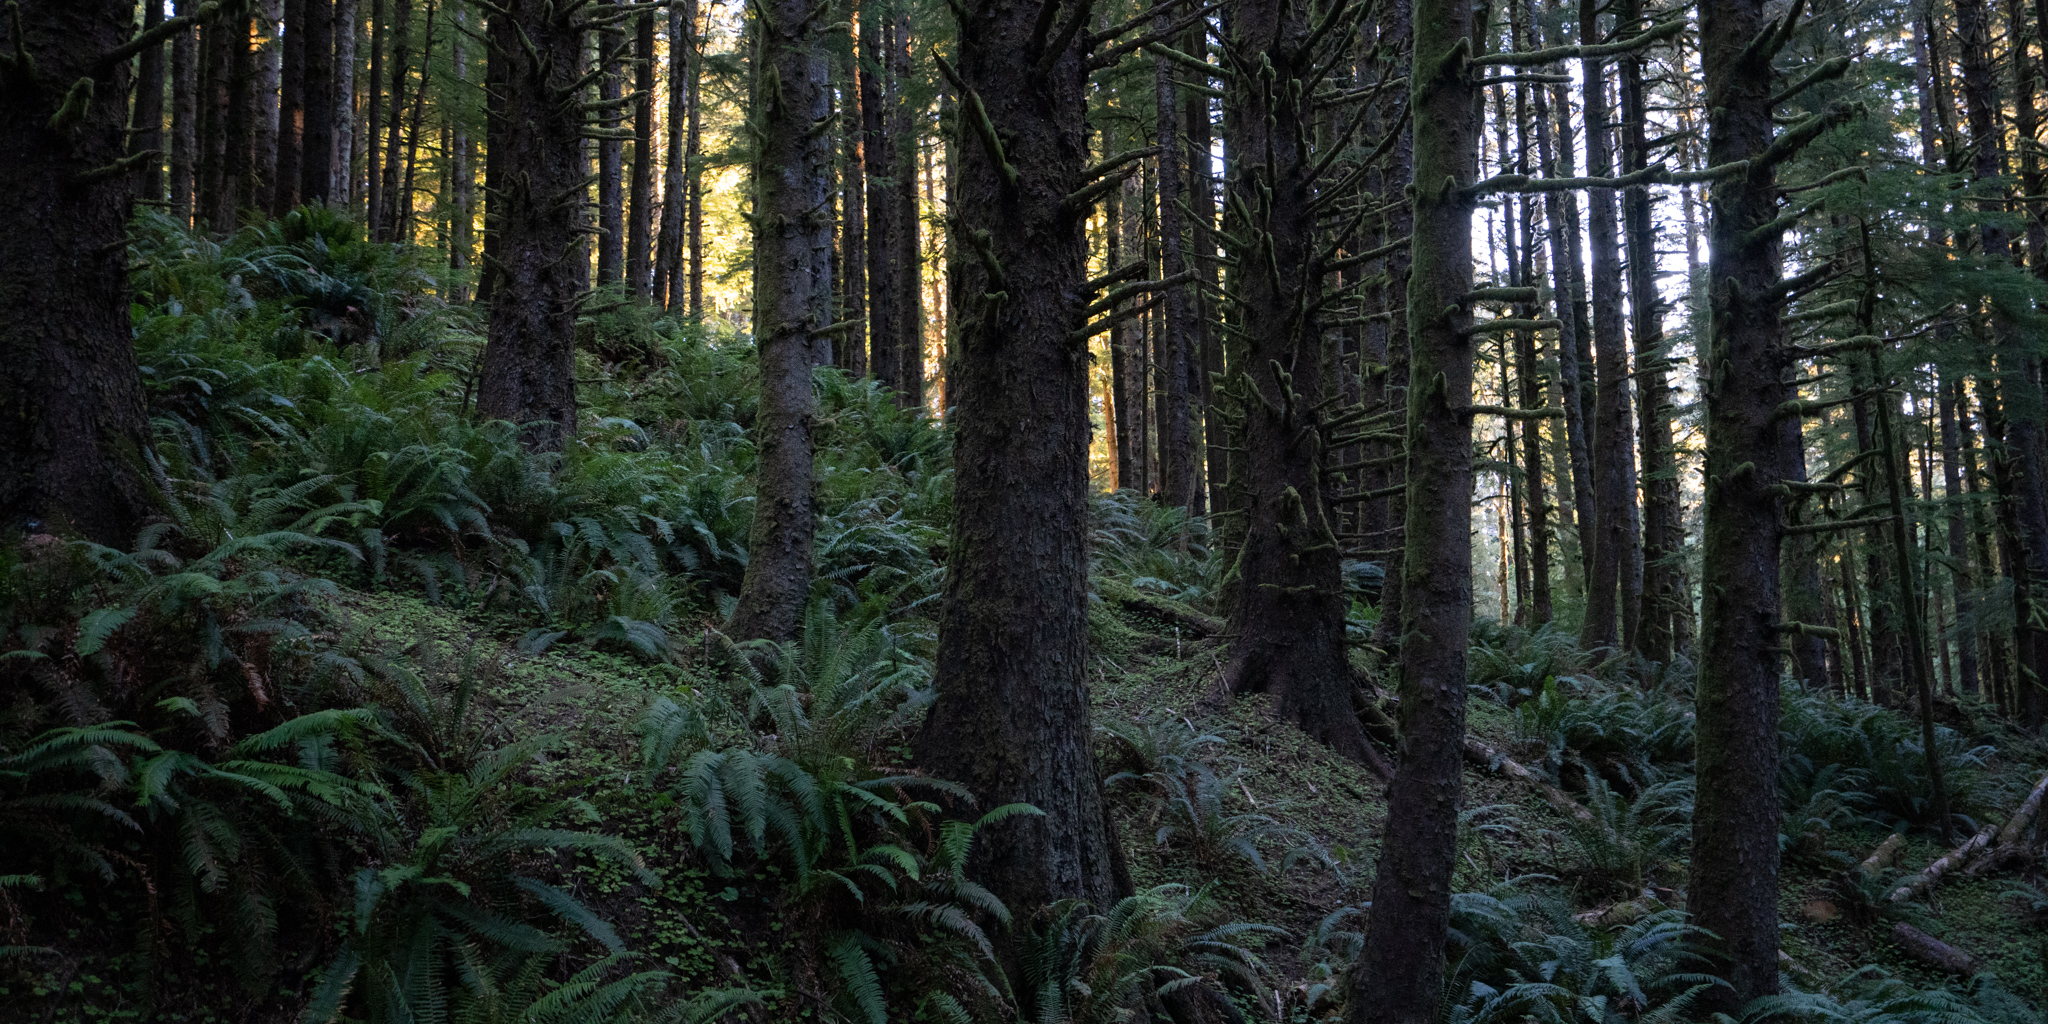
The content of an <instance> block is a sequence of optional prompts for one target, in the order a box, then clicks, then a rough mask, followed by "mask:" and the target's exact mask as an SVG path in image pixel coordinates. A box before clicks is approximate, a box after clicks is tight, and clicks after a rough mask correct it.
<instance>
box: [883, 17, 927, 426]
mask: <svg viewBox="0 0 2048 1024" xmlns="http://www.w3.org/2000/svg"><path fill="white" fill-rule="evenodd" d="M888 46H889V88H888V93H887V96H888V115H889V136H890V142H891V144H892V145H893V146H894V152H893V155H892V157H891V163H892V166H893V167H894V169H895V172H896V174H895V178H894V186H895V188H896V206H895V210H896V216H897V218H898V226H897V228H896V234H895V243H896V246H897V248H898V253H897V256H896V277H895V282H894V283H895V286H896V289H897V292H896V315H897V330H898V332H899V333H898V334H897V335H896V337H895V339H894V344H895V345H896V346H897V350H898V351H899V352H900V353H901V355H899V356H898V362H897V371H898V374H899V378H898V384H897V389H896V390H897V401H899V402H901V403H902V404H903V406H904V407H905V408H910V409H915V408H918V407H920V406H922V405H924V384H925V365H924V364H925V351H924V328H925V320H924V251H923V249H922V248H921V241H920V228H921V227H922V223H921V221H920V219H919V209H918V205H917V157H918V146H919V140H918V133H917V123H918V119H919V118H920V117H921V114H922V112H921V111H917V110H913V109H912V108H911V105H910V100H909V98H908V95H907V92H908V89H909V83H910V5H909V4H908V3H899V4H898V5H897V6H896V25H895V31H894V33H893V34H892V35H890V36H889V39H888Z"/></svg>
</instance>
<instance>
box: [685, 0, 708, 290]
mask: <svg viewBox="0 0 2048 1024" xmlns="http://www.w3.org/2000/svg"><path fill="white" fill-rule="evenodd" d="M684 10H685V11H686V13H687V17H686V18H685V20H686V21H687V22H688V23H689V28H690V71H691V74H690V96H689V106H690V123H689V125H688V126H687V128H686V129H685V136H686V137H685V138H684V140H683V177H684V179H685V182H686V185H685V187H684V192H685V193H686V201H687V204H688V207H689V209H688V210H687V211H685V215H684V218H683V219H684V223H685V225H686V229H687V231H688V233H689V239H690V306H689V309H690V315H691V316H693V317H701V316H703V315H704V169H703V167H701V166H700V165H699V162H698V161H699V159H700V155H701V151H702V149H703V145H704V74H703V68H704V37H703V36H702V35H701V34H700V33H699V32H698V31H697V0H684Z"/></svg>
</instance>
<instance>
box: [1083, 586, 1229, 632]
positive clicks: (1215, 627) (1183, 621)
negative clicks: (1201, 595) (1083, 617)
mask: <svg viewBox="0 0 2048 1024" xmlns="http://www.w3.org/2000/svg"><path fill="white" fill-rule="evenodd" d="M1095 592H1096V593H1097V594H1100V595H1102V597H1103V598H1104V599H1105V600H1109V601H1114V602H1116V603H1117V604H1120V605H1123V606H1124V607H1126V608H1129V609H1131V610H1133V611H1138V612H1143V613H1144V614H1146V615H1150V616H1152V617H1153V618H1155V619H1162V620H1164V621H1166V622H1170V623H1172V624H1174V625H1176V626H1179V627H1181V628H1182V629H1186V630H1189V631H1192V632H1193V633H1195V634H1196V635H1198V636H1215V635H1216V634H1218V633H1221V632H1223V626H1224V623H1223V620H1222V619H1219V618H1217V617H1215V616H1213V615H1204V614H1202V613H1201V612H1198V611H1196V610H1194V609H1193V608H1190V607H1188V606H1187V605H1184V604H1182V603H1180V602H1179V601H1170V600H1167V599H1166V598H1163V597H1153V596H1152V595H1150V594H1147V593H1144V592H1142V591H1140V590H1138V589H1137V588H1135V587H1130V586H1126V585H1124V584H1121V583H1117V582H1114V581H1111V580H1098V581H1097V582H1096V584H1095Z"/></svg>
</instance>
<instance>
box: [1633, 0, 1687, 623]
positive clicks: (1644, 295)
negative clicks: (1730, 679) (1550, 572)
mask: <svg viewBox="0 0 2048 1024" xmlns="http://www.w3.org/2000/svg"><path fill="white" fill-rule="evenodd" d="M1619 23H1620V24H1621V25H1623V26H1626V28H1625V29H1624V33H1623V34H1633V33H1635V32H1637V31H1640V30H1642V29H1644V28H1647V27H1648V25H1647V23H1646V22H1645V21H1644V20H1643V14H1642V4H1641V0H1628V2H1626V3H1624V4H1623V5H1622V10H1621V16H1620V19H1619ZM1643 63H1644V62H1643V57H1642V54H1641V53H1640V52H1636V53H1631V54H1628V55H1625V56H1623V57H1622V58H1621V108H1622V121H1623V123H1624V125H1625V127H1624V129H1623V134H1624V138H1625V139H1626V147H1625V150H1624V155H1623V158H1622V167H1621V170H1622V173H1624V174H1626V173H1630V172H1633V171H1639V170H1642V169H1643V168H1644V167H1647V166H1649V162H1650V146H1649V140H1648V138H1647V133H1646V131H1645V126H1646V124H1647V122H1648V120H1649V111H1648V105H1647V103H1646V101H1645V98H1644V87H1643ZM1650 205H1651V197H1650V189H1649V187H1648V186H1644V185H1639V186H1637V187H1635V188H1631V189H1629V190H1628V191H1627V192H1625V193H1623V196H1622V208H1623V209H1622V216H1623V219H1624V221H1625V222H1626V225H1627V238H1628V275H1629V286H1628V294H1629V312H1630V328H1631V330H1632V332H1633V333H1634V336H1635V351H1636V374H1637V377H1638V378H1639V380H1638V382H1637V383H1638V386H1639V388H1640V390H1639V391H1638V393H1637V404H1638V407H1639V408H1638V420H1639V422H1640V431H1641V435H1642V447H1641V450H1642V479H1641V488H1640V489H1641V492H1642V513H1641V515H1642V527H1643V528H1642V546H1641V549H1640V551H1641V559H1642V570H1643V571H1642V601H1641V609H1640V611H1639V613H1638V617H1637V625H1636V633H1635V643H1634V644H1633V648H1634V650H1635V651H1636V652H1637V653H1639V654H1641V655H1642V656H1643V657H1644V658H1646V659H1648V660H1650V661H1653V662H1660V663H1661V662H1668V661H1670V660H1671V655H1672V653H1673V652H1672V636H1673V633H1674V626H1673V621H1672V620H1673V618H1674V617H1675V616H1676V614H1677V609H1678V602H1679V600H1680V596H1679V585H1678V579H1677V571H1676V565H1677V561H1678V556H1679V547H1680V541H1681V539H1682V537H1683V532H1682V531H1683V525H1682V522H1681V518H1680V510H1679V494H1678V459H1677V455H1676V453H1675V452H1674V451H1673V450H1672V444H1671V393H1670V388H1669V386H1668V385H1667V384H1666V383H1665V378H1664V367H1665V365H1666V364H1667V363H1668V362H1669V353H1668V351H1667V350H1666V348H1665V343H1664V313H1663V300H1662V298H1661V296H1660V294H1659V292H1658V288H1657V230H1656V224H1655V222H1654V221H1653V220H1652V217H1651V208H1650ZM1631 504H1633V501H1631Z"/></svg>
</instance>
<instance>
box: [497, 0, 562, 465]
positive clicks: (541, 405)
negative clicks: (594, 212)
mask: <svg viewBox="0 0 2048 1024" xmlns="http://www.w3.org/2000/svg"><path fill="white" fill-rule="evenodd" d="M504 6H505V11H506V13H496V14H492V15H491V26H490V31H491V38H492V40H493V41H494V43H495V44H496V45H495V46H494V47H493V49H492V58H493V59H492V61H491V63H492V64H493V65H498V64H502V65H504V71H503V73H502V75H499V76H497V86H498V89H499V90H500V95H501V97H502V99H501V100H500V101H499V102H498V103H497V104H495V106H497V108H498V109H497V111H496V113H497V116H498V124H499V126H500V128H501V129H502V130H501V131H500V132H498V133H497V134H496V135H494V136H493V137H492V139H491V144H492V152H491V156H492V159H493V160H502V161H503V167H504V170H503V172H502V173H501V175H500V177H499V182H498V191H497V192H495V193H493V194H492V196H491V202H492V205H493V206H500V205H502V206H503V210H502V211H500V212H499V213H497V214H496V215H495V216H493V218H492V220H493V227H494V228H495V229H496V233H497V236H498V238H497V246H496V251H495V252H490V253H487V254H486V258H487V260H488V266H487V270H488V272H489V273H492V274H494V275H496V276H497V277H498V284H497V287H496V288H495V290H494V291H493V294H492V301H491V309H490V321H489V332H490V340H489V343H488V344H487V345H486V346H485V347H484V358H483V366H482V369H481V371H480V374H479V379H478V383H477V400H476V406H477V412H478V414H479V415H481V416H483V417H485V418H488V419H503V420H511V421H513V422H514V423H518V424H520V425H521V428H522V429H521V434H520V436H521V440H522V441H523V442H524V443H525V444H526V445H527V446H528V447H530V448H537V449H546V450H552V449H557V448H560V447H561V446H562V444H563V443H564V442H565V441H566V440H567V438H568V437H569V436H570V435H572V434H574V433H575V431H576V372H575V371H576V353H575V342H576V303H577V301H578V299H579V298H580V296H581V292H582V286H583V282H584V279H585V275H586V273H587V271H585V270H584V269H583V268H584V267H586V266H588V264H587V263H585V262H584V261H585V260H586V259H588V257H587V256H586V255H585V253H586V251H587V250H586V249H585V243H584V241H583V235H582V233H581V232H580V231H579V230H578V228H579V226H580V222H581V220H582V217H581V213H580V207H581V204H580V203H578V202H577V201H576V200H577V198H578V197H580V196H581V195H582V194H583V188H584V181H585V178H584V172H583V168H584V158H583V142H582V124H583V118H582V115H581V113H580V112H579V110H578V107H577V104H576V102H575V100H576V97H575V96H574V94H573V93H572V91H571V89H570V86H572V85H573V84H574V83H575V82H576V79H577V78H578V77H579V76H580V74H581V68H582V65H583V36H584V30H583V28H582V25H581V23H580V22H579V21H577V20H576V18H575V17H574V14H573V13H571V14H562V13H559V11H558V10H557V5H555V4H554V3H552V2H551V0H511V2H509V3H507V4H505V5H504ZM525 41H531V44H532V47H533V49H531V50H528V49H527V46H526V42H525Z"/></svg>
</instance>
